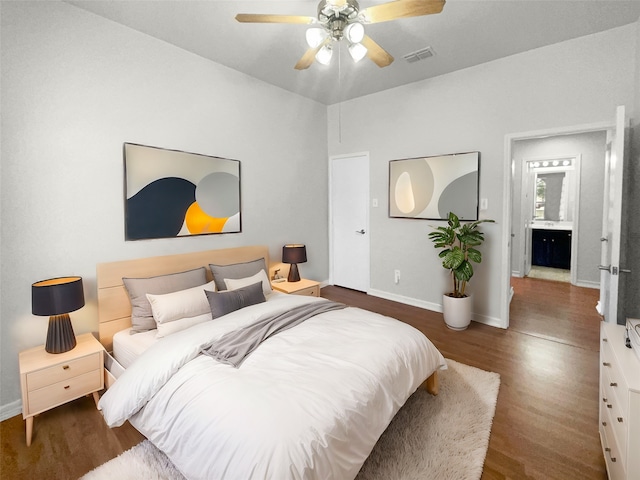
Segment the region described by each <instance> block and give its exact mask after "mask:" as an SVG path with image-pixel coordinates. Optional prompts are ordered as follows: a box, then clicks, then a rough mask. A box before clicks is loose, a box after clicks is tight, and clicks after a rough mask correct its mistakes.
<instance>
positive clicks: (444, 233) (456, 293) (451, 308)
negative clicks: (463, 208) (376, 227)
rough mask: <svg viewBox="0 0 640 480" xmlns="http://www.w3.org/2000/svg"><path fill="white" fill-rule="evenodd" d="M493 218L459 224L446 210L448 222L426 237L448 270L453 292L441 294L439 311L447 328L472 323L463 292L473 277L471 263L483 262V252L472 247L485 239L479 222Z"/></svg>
mask: <svg viewBox="0 0 640 480" xmlns="http://www.w3.org/2000/svg"><path fill="white" fill-rule="evenodd" d="M484 222H493V220H488V219H485V220H477V221H475V222H471V223H460V219H459V218H458V216H457V215H456V214H455V213H453V212H449V218H448V222H447V223H448V225H447V226H446V227H437V228H436V230H435V231H433V232H431V233H429V239H430V240H431V241H432V242H433V243H434V245H433V246H434V247H435V248H440V249H441V251H440V253H439V254H438V256H439V257H440V258H442V266H443V267H444V268H445V269H447V270H449V271H450V272H451V278H452V280H453V291H452V292H450V293H445V294H444V295H443V296H442V313H443V315H444V321H445V323H446V324H447V327H449V328H451V329H454V330H464V329H465V328H467V327H468V326H469V323H470V322H471V305H472V300H471V295H470V294H469V295H468V294H467V293H466V288H467V282H469V280H471V277H473V266H472V262H473V263H480V262H482V254H481V253H480V251H479V250H477V249H476V248H475V247H478V246H480V245H482V243H483V242H484V233H482V232H481V231H480V230H478V225H480V224H481V223H484Z"/></svg>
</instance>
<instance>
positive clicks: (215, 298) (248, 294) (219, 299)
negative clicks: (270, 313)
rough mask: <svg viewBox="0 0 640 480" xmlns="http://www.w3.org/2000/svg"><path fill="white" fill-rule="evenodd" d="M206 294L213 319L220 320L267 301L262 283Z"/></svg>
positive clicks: (206, 292)
mask: <svg viewBox="0 0 640 480" xmlns="http://www.w3.org/2000/svg"><path fill="white" fill-rule="evenodd" d="M204 293H205V295H206V296H207V300H209V307H211V317H212V318H218V317H221V316H223V315H226V314H227V313H231V312H235V311H236V310H240V309H241V308H244V307H248V306H249V305H256V304H257V303H262V302H264V301H266V299H265V298H264V293H263V292H262V282H258V283H254V284H252V285H248V286H246V287H242V288H237V289H236V290H228V291H226V292H210V291H209V290H205V291H204Z"/></svg>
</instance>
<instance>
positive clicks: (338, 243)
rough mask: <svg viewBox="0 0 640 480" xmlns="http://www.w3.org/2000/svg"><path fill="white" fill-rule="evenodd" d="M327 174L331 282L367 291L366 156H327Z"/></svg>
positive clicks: (367, 216) (367, 183) (367, 168)
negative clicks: (328, 158) (328, 179)
mask: <svg viewBox="0 0 640 480" xmlns="http://www.w3.org/2000/svg"><path fill="white" fill-rule="evenodd" d="M329 171H330V182H329V190H330V191H329V198H330V205H329V216H330V225H331V231H330V241H329V245H330V258H331V265H330V271H331V279H332V283H333V284H334V285H339V286H341V287H346V288H350V289H352V290H358V291H361V292H368V290H369V284H370V278H369V268H370V267H369V261H370V260H369V250H370V246H369V154H368V153H359V154H352V155H345V156H336V157H331V158H330V166H329Z"/></svg>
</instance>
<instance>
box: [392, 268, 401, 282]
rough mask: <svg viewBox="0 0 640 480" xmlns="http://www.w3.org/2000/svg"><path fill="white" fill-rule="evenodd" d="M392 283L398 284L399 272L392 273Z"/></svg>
mask: <svg viewBox="0 0 640 480" xmlns="http://www.w3.org/2000/svg"><path fill="white" fill-rule="evenodd" d="M393 281H394V283H395V284H396V285H397V284H398V283H400V270H394V271H393Z"/></svg>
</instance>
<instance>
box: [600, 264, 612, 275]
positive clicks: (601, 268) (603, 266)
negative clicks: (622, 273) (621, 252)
mask: <svg viewBox="0 0 640 480" xmlns="http://www.w3.org/2000/svg"><path fill="white" fill-rule="evenodd" d="M598 270H606V271H607V272H609V273H611V265H606V266H605V265H598Z"/></svg>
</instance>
